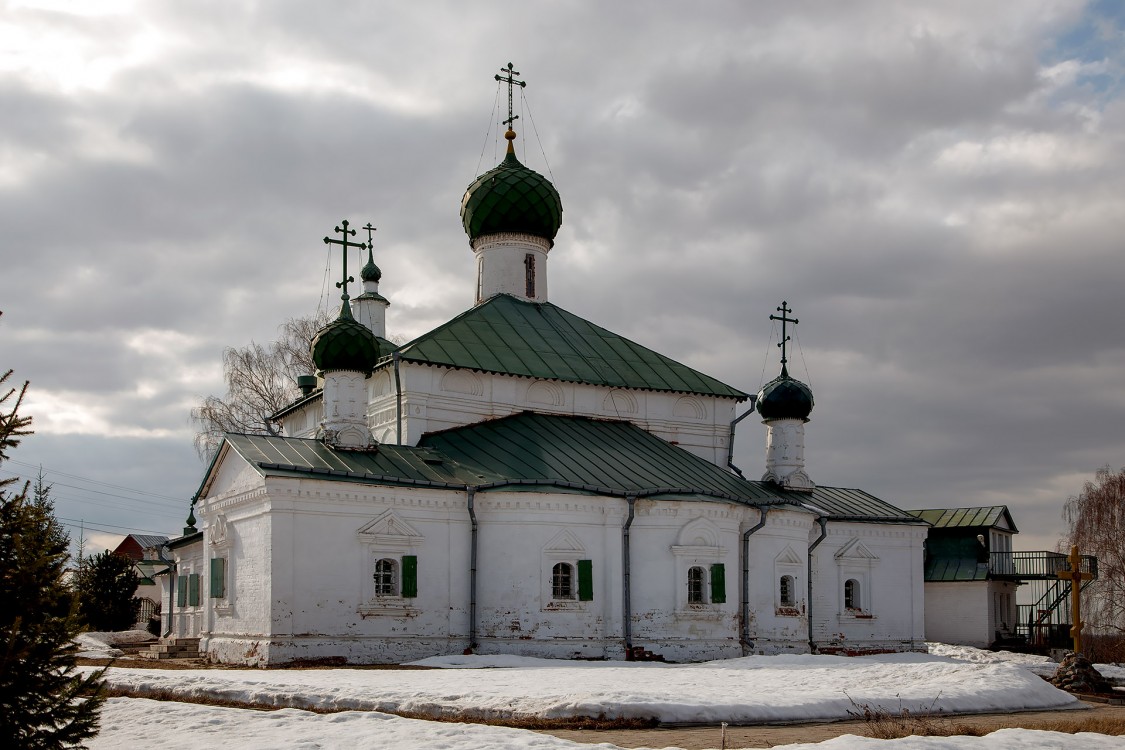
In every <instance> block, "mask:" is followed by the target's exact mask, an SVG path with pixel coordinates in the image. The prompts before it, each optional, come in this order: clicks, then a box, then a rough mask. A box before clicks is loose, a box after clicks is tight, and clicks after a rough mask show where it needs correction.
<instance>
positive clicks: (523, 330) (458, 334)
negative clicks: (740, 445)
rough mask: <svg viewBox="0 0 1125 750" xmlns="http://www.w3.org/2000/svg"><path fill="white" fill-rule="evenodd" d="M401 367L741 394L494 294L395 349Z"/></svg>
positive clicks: (596, 329) (556, 314) (547, 310)
mask: <svg viewBox="0 0 1125 750" xmlns="http://www.w3.org/2000/svg"><path fill="white" fill-rule="evenodd" d="M399 352H400V355H399V356H400V357H401V359H402V360H403V361H406V362H419V363H423V364H429V365H441V366H445V367H458V368H463V369H468V370H479V371H481V372H495V373H502V374H505V375H518V376H522V377H528V378H544V379H550V380H562V381H567V382H572V383H589V384H592V385H602V386H610V387H616V388H640V389H646V390H653V391H673V392H678V393H693V394H701V395H708V396H722V397H726V398H733V399H737V400H739V401H742V400H744V399H746V398H747V394H745V393H743V392H742V391H740V390H738V389H737V388H732V387H731V386H729V385H726V384H725V383H722V382H721V381H719V380H716V379H715V378H712V377H710V376H709V375H704V374H703V373H701V372H699V371H698V370H693V369H692V368H690V367H688V366H687V365H683V364H680V363H679V362H677V361H675V360H673V359H670V358H668V357H665V356H664V355H662V354H657V353H656V352H654V351H652V350H651V349H648V348H646V347H644V346H641V345H640V344H638V343H636V342H634V341H630V340H629V339H627V338H624V337H623V336H619V335H617V334H616V333H613V332H612V331H607V330H606V329H604V328H602V327H600V326H597V325H594V324H593V323H591V322H590V321H588V320H584V319H582V318H580V317H578V316H577V315H574V314H573V313H569V312H567V311H566V310H563V309H562V308H561V307H557V306H555V305H552V304H550V303H549V302H542V303H535V302H526V301H524V300H520V299H517V298H516V297H513V296H511V295H507V294H498V295H496V296H494V297H491V298H490V299H488V300H487V301H485V302H483V303H481V304H479V305H477V306H476V307H473V308H472V309H470V310H467V311H466V312H464V313H462V314H461V315H458V316H457V317H456V318H454V319H453V320H451V321H449V322H448V323H446V324H445V325H442V326H440V327H439V328H435V329H434V330H433V331H430V332H429V333H427V334H424V335H422V336H420V337H418V338H417V339H415V340H414V341H411V342H410V343H408V344H406V345H405V346H403V347H402V348H401V349H400V350H399Z"/></svg>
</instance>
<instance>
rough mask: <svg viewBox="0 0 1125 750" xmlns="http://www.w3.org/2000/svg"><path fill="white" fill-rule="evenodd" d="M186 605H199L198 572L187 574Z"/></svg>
mask: <svg viewBox="0 0 1125 750" xmlns="http://www.w3.org/2000/svg"><path fill="white" fill-rule="evenodd" d="M188 606H189V607H198V606H199V574H198V573H192V574H191V575H189V576H188Z"/></svg>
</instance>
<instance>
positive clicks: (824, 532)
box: [805, 516, 828, 654]
mask: <svg viewBox="0 0 1125 750" xmlns="http://www.w3.org/2000/svg"><path fill="white" fill-rule="evenodd" d="M816 522H817V523H818V524H820V536H818V537H817V538H816V541H814V542H813V543H812V544H810V545H809V580H808V584H809V597H808V600H807V601H806V602H805V614H806V615H807V616H808V618H809V653H810V654H812V653H816V643H814V642H813V618H812V553H813V550H814V549H816V548H817V546H818V545H819V544H820V543H821V542H823V541H824V537H826V536H828V518H827V517H825V516H817V517H816Z"/></svg>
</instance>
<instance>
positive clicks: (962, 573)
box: [923, 557, 988, 583]
mask: <svg viewBox="0 0 1125 750" xmlns="http://www.w3.org/2000/svg"><path fill="white" fill-rule="evenodd" d="M923 575H924V578H925V580H927V581H930V582H941V583H946V582H950V581H987V580H988V563H982V562H977V561H976V559H975V558H971V557H941V558H933V559H930V560H927V561H926V569H925V572H924V574H923Z"/></svg>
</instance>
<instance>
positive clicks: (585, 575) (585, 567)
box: [578, 560, 594, 602]
mask: <svg viewBox="0 0 1125 750" xmlns="http://www.w3.org/2000/svg"><path fill="white" fill-rule="evenodd" d="M593 599H594V563H593V562H592V561H590V560H579V561H578V601H580V602H589V601H593Z"/></svg>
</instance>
